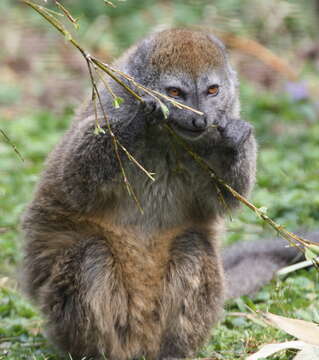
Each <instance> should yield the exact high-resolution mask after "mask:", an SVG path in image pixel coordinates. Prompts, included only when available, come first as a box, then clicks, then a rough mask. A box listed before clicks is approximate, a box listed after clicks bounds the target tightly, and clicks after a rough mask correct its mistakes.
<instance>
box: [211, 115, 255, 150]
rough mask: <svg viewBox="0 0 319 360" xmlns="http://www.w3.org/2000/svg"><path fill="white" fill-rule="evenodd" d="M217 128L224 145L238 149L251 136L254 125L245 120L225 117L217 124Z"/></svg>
mask: <svg viewBox="0 0 319 360" xmlns="http://www.w3.org/2000/svg"><path fill="white" fill-rule="evenodd" d="M217 130H218V131H219V133H220V135H221V142H222V146H225V147H228V148H232V149H234V150H237V149H239V148H240V147H241V146H242V145H243V144H244V143H245V142H246V141H247V139H248V138H249V137H250V135H251V133H252V126H251V125H250V124H249V123H248V122H246V121H244V120H241V119H229V118H226V117H225V118H223V119H222V120H221V121H220V122H219V123H218V124H217Z"/></svg>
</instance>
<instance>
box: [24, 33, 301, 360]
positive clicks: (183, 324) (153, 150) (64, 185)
mask: <svg viewBox="0 0 319 360" xmlns="http://www.w3.org/2000/svg"><path fill="white" fill-rule="evenodd" d="M115 66H116V67H117V68H119V69H120V70H122V71H124V72H125V73H127V74H129V75H130V76H132V77H133V78H134V79H136V80H137V81H138V82H140V83H141V84H143V85H145V86H147V87H149V88H151V89H154V90H157V91H159V92H161V93H163V94H167V95H168V96H170V97H172V98H174V99H176V100H178V101H179V102H182V103H184V104H186V105H189V106H191V107H193V108H195V109H198V110H200V111H201V112H203V113H204V115H197V114H195V113H193V112H191V111H186V110H182V109H179V108H177V107H174V106H172V105H171V104H169V103H167V106H169V117H168V119H167V120H164V116H163V114H162V111H161V107H160V106H158V103H157V102H156V100H154V98H152V97H150V96H147V95H145V94H144V95H143V97H144V100H145V102H144V104H141V103H139V102H138V101H137V100H136V99H135V98H134V97H132V96H131V95H130V94H128V93H127V92H126V91H125V90H123V89H122V88H121V87H120V86H119V85H118V84H117V83H115V82H110V84H111V86H112V88H113V91H114V93H115V94H117V96H121V97H122V98H123V99H124V102H123V104H122V105H121V106H120V108H119V109H116V108H114V107H113V105H112V101H113V98H112V96H111V95H110V93H109V92H108V91H106V90H101V91H102V101H103V104H104V107H105V109H106V111H107V115H108V119H109V121H110V123H111V126H112V129H113V131H114V133H115V135H116V137H117V139H118V140H119V141H120V142H121V144H122V145H123V146H125V147H126V148H127V150H128V151H129V152H130V153H131V154H132V155H133V156H134V157H135V158H136V159H137V160H138V161H139V162H140V163H141V164H142V165H143V166H144V167H145V168H146V169H148V170H150V171H152V172H154V173H155V174H156V175H155V179H156V180H155V181H154V182H153V181H152V180H150V179H149V178H148V177H147V176H145V174H144V173H143V172H142V171H141V170H140V169H139V168H138V167H137V166H136V165H135V164H134V163H133V162H132V161H130V160H129V159H128V157H127V156H126V155H125V154H124V152H122V151H121V150H119V151H120V156H121V159H122V163H123V166H124V168H125V171H126V174H127V177H128V180H129V182H130V184H131V185H132V188H133V189H134V191H135V193H136V195H137V198H138V199H139V202H140V204H141V207H142V209H143V213H141V211H140V209H139V208H138V206H137V205H136V202H135V201H134V199H133V198H132V197H131V196H130V195H129V194H128V192H127V189H126V188H125V186H124V183H123V177H122V172H121V168H120V166H119V162H118V159H117V157H116V156H115V151H114V146H113V143H112V140H111V137H110V134H109V131H108V128H107V126H106V125H105V121H104V119H103V117H102V116H101V114H100V119H99V122H100V124H102V128H103V129H104V130H105V133H102V132H100V133H99V134H98V135H96V134H94V128H95V116H94V107H93V106H92V104H90V105H87V106H85V107H84V109H83V111H82V112H81V113H80V114H79V115H78V116H77V117H76V118H75V119H74V121H73V123H72V125H71V127H70V129H69V130H68V131H67V133H66V134H65V136H64V137H63V138H62V140H61V141H60V143H59V144H58V145H57V146H56V148H55V150H54V151H53V152H52V153H51V154H50V156H49V158H48V160H47V163H46V169H45V171H44V172H43V174H42V177H41V180H40V182H39V184H38V187H37V190H36V193H35V196H34V199H33V201H32V202H31V204H30V205H29V207H28V209H27V211H26V213H25V216H24V220H23V230H24V235H25V241H26V245H25V259H24V267H23V272H24V275H25V279H24V284H25V286H26V289H27V292H28V294H29V295H30V297H31V298H32V299H33V300H34V301H35V303H36V304H37V305H38V307H39V308H40V309H41V311H42V313H43V314H44V316H45V318H46V320H47V335H48V337H49V338H50V339H51V340H52V341H53V342H54V343H55V344H56V345H57V346H58V347H59V348H60V349H62V350H63V351H65V352H69V353H70V354H71V355H72V357H73V359H75V358H82V357H84V356H87V357H90V356H93V357H97V358H100V357H101V356H106V357H107V358H108V359H110V360H126V359H136V358H138V357H141V356H145V357H146V359H164V358H183V357H190V356H194V354H195V353H196V350H198V349H199V347H200V346H201V345H202V344H203V342H205V340H206V339H207V337H208V335H209V333H210V329H211V327H212V325H213V324H214V323H215V322H216V321H217V320H218V318H219V316H220V314H221V310H222V306H223V302H224V299H225V295H224V294H225V289H224V274H223V266H222V260H221V254H220V249H219V244H218V239H219V237H220V231H221V229H222V227H223V217H224V215H225V213H226V211H227V209H234V208H235V207H236V206H238V202H237V201H236V200H235V199H234V198H233V197H232V196H231V195H230V194H229V193H228V192H227V191H225V190H223V189H222V188H220V191H221V192H222V195H223V198H224V201H225V203H226V206H225V204H223V202H222V201H221V200H220V199H219V196H218V194H217V188H216V185H215V184H214V183H213V182H212V180H211V178H210V177H209V176H208V174H207V173H206V171H205V170H203V169H202V168H201V167H200V166H199V165H198V164H197V163H196V162H195V161H194V160H193V159H191V158H190V156H189V154H188V153H187V152H186V151H185V150H184V149H183V148H182V147H181V146H180V145H179V144H178V143H177V142H176V139H174V138H173V137H172V136H171V135H170V134H169V133H168V132H167V129H166V128H165V126H163V124H164V123H165V122H166V123H167V124H168V125H169V126H171V127H172V129H174V131H175V132H176V133H177V134H178V136H180V137H181V138H183V139H184V141H185V142H186V143H187V144H188V146H190V147H191V148H192V150H193V151H195V152H196V153H197V154H199V155H200V156H201V157H203V158H204V159H205V160H206V161H207V162H208V163H209V164H210V166H211V167H212V168H213V169H214V170H215V172H216V173H217V174H218V176H219V177H221V178H223V179H224V181H225V182H226V183H228V184H229V185H230V186H232V187H233V188H234V189H236V190H237V191H238V192H240V193H241V194H243V195H245V196H247V195H248V194H249V192H250V190H251V188H252V186H253V184H254V181H255V166H256V165H255V162H256V143H255V138H254V135H253V131H252V127H251V125H250V124H248V123H247V122H245V121H243V120H241V119H240V114H239V110H240V109H239V108H240V106H239V98H238V88H237V78H236V74H235V72H234V71H233V69H232V68H231V66H230V64H229V62H228V59H227V56H226V52H225V49H224V47H223V45H222V44H221V43H220V41H218V40H217V39H216V38H214V37H213V36H212V35H210V34H208V33H205V32H201V31H193V30H185V29H173V30H166V31H162V32H159V33H155V34H153V35H151V36H149V37H147V38H146V39H144V40H142V41H141V42H140V43H138V44H137V45H136V46H134V47H132V48H131V49H129V50H128V51H127V52H126V53H125V54H124V55H123V56H122V57H121V58H120V59H119V60H118V61H117V62H116V63H115ZM269 244H270V243H269ZM271 244H272V245H269V247H268V246H264V247H261V248H260V249H259V250H260V252H259V253H258V245H257V246H256V247H247V254H248V255H249V254H250V255H251V256H250V257H249V256H248V257H247V260H246V263H245V261H244V262H242V263H240V262H239V260H240V259H241V258H242V257H243V251H242V250H240V251H238V248H236V247H235V248H233V249H231V250H230V253H229V256H228V257H227V255H225V267H226V273H227V276H228V278H229V283H230V285H229V289H228V290H226V293H227V294H228V295H227V297H229V296H236V295H239V294H241V293H242V292H249V291H251V290H254V289H255V288H256V287H257V286H258V285H259V284H260V282H261V281H266V280H267V278H268V277H270V273H271V271H269V270H268V271H267V272H266V274H265V271H264V268H262V267H260V266H261V261H260V260H261V259H262V260H265V261H266V266H269V268H271V269H272V270H273V269H276V268H277V267H278V266H280V265H283V264H284V263H286V261H289V260H290V259H291V258H292V257H293V256H294V255H295V253H296V250H294V249H289V250H287V249H284V248H283V247H280V245H279V244H281V245H282V243H278V242H276V244H275V243H271ZM279 248H280V249H279ZM241 249H243V248H241ZM267 261H268V263H267ZM241 264H245V265H244V267H245V266H248V268H249V270H248V273H249V275H247V277H245V276H244V275H243V274H242V272H241V271H242V269H241V268H242V266H241ZM252 266H253V267H252ZM259 269H261V270H260V271H259ZM232 270H233V272H232ZM258 272H259V273H260V274H259V275H260V276H259V278H257V277H256V276H255V275H256V274H258ZM240 277H244V279H243V283H242V285H240V284H241V283H240V279H239V278H240ZM245 280H246V281H245ZM248 280H249V281H248Z"/></svg>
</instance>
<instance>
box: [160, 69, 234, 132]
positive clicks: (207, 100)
mask: <svg viewBox="0 0 319 360" xmlns="http://www.w3.org/2000/svg"><path fill="white" fill-rule="evenodd" d="M232 74H233V73H232V72H231V73H229V71H227V69H226V68H225V67H222V66H220V67H218V68H215V69H214V68H213V69H211V70H207V71H205V72H203V73H201V74H199V75H197V76H196V77H194V76H193V75H191V74H187V73H185V72H181V71H179V72H174V73H166V74H163V75H161V77H160V79H159V83H158V84H157V86H158V88H159V91H160V92H162V93H163V94H166V95H168V96H169V97H171V98H173V99H174V100H176V101H178V102H180V103H182V104H184V105H187V106H189V107H191V108H193V109H195V110H199V111H200V112H202V113H203V115H199V114H197V113H195V112H192V111H190V110H185V109H179V108H178V107H176V106H170V107H169V109H170V112H169V118H168V120H169V123H170V124H171V125H172V127H173V128H174V129H175V130H176V131H177V132H178V133H179V134H180V135H181V136H183V137H186V138H191V139H196V138H198V137H200V136H202V135H203V134H205V133H207V132H208V131H210V130H212V129H213V128H214V127H215V126H216V124H217V123H218V121H220V119H221V118H222V117H224V116H229V117H237V116H238V114H236V112H238V109H236V107H238V105H237V104H238V95H237V91H236V84H235V77H234V75H232Z"/></svg>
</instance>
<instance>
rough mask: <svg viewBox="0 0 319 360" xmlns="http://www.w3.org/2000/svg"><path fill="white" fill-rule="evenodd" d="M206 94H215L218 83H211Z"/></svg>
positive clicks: (217, 90)
mask: <svg viewBox="0 0 319 360" xmlns="http://www.w3.org/2000/svg"><path fill="white" fill-rule="evenodd" d="M207 92H208V94H209V95H213V96H216V95H217V94H218V92H219V86H218V85H212V86H210V87H209V88H208V91H207Z"/></svg>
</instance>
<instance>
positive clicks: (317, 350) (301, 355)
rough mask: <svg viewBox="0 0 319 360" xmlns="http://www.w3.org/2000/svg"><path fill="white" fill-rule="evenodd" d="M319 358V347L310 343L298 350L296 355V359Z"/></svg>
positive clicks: (309, 359) (315, 359) (311, 359)
mask: <svg viewBox="0 0 319 360" xmlns="http://www.w3.org/2000/svg"><path fill="white" fill-rule="evenodd" d="M318 359H319V347H318V346H313V345H308V344H306V346H305V347H304V348H303V349H302V350H301V351H299V352H298V354H297V355H296V356H295V357H294V360H318Z"/></svg>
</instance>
